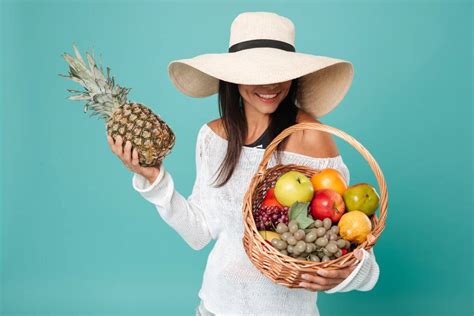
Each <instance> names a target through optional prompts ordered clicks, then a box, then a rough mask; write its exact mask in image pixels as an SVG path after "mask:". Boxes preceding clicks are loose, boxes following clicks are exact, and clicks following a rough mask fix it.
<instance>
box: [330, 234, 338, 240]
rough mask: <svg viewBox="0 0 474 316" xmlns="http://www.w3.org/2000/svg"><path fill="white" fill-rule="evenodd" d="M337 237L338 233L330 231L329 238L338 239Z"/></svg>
mask: <svg viewBox="0 0 474 316" xmlns="http://www.w3.org/2000/svg"><path fill="white" fill-rule="evenodd" d="M337 238H338V237H337V235H336V234H334V233H330V234H329V240H332V241H336V240H337Z"/></svg>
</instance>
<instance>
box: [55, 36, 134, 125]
mask: <svg viewBox="0 0 474 316" xmlns="http://www.w3.org/2000/svg"><path fill="white" fill-rule="evenodd" d="M73 49H74V53H75V55H76V58H74V57H72V56H71V55H69V54H67V53H64V54H63V55H62V57H63V58H64V60H65V61H66V62H67V63H68V64H69V74H68V75H62V74H60V76H61V77H65V78H68V79H70V80H72V81H74V82H77V83H78V84H80V85H81V86H82V87H83V88H84V89H85V91H79V90H73V89H67V91H68V92H71V93H76V94H74V95H71V96H69V97H68V99H69V100H75V101H87V103H86V105H85V106H84V113H86V112H87V111H88V109H89V108H90V109H91V110H92V113H91V115H90V116H91V117H92V116H95V115H99V116H100V117H101V118H102V119H104V120H107V119H108V118H110V116H111V115H112V113H113V112H114V111H115V109H116V108H118V107H119V106H121V105H123V104H125V103H126V102H127V94H128V93H129V91H130V90H131V89H129V88H124V87H121V86H119V85H117V84H115V79H114V77H110V68H109V67H107V78H106V77H105V76H104V72H103V68H102V66H100V68H99V67H98V66H97V64H96V62H95V60H94V58H93V57H92V56H91V55H90V54H89V53H87V52H86V58H87V64H86V63H85V61H84V59H82V56H81V54H80V53H79V50H78V49H77V47H76V45H75V44H73Z"/></svg>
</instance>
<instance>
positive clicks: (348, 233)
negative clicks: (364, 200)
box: [337, 211, 372, 244]
mask: <svg viewBox="0 0 474 316" xmlns="http://www.w3.org/2000/svg"><path fill="white" fill-rule="evenodd" d="M337 226H339V234H340V235H341V237H342V238H344V239H346V240H349V241H352V242H356V243H358V244H361V243H363V242H364V241H365V240H366V239H367V235H368V234H369V233H370V232H371V231H372V223H371V222H370V219H369V217H368V216H367V215H365V213H363V212H361V211H350V212H347V213H345V214H344V215H342V217H341V219H340V220H339V224H338V225H337Z"/></svg>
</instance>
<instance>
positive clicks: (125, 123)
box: [60, 45, 175, 167]
mask: <svg viewBox="0 0 474 316" xmlns="http://www.w3.org/2000/svg"><path fill="white" fill-rule="evenodd" d="M73 49H74V52H75V54H76V58H73V57H72V56H70V55H68V54H67V53H64V55H63V57H64V59H65V60H66V62H67V63H68V64H69V75H60V76H63V77H66V78H69V79H71V80H72V81H75V82H77V83H79V84H80V85H81V86H82V87H83V88H84V89H85V91H78V90H72V89H68V91H69V92H71V93H77V94H75V95H72V96H70V97H69V99H70V100H82V101H87V103H86V105H85V107H84V113H86V112H87V111H88V109H89V108H90V109H91V110H92V113H91V115H90V116H95V115H99V116H100V118H102V119H104V120H105V121H106V126H107V134H108V135H110V136H112V138H113V139H114V140H115V138H116V137H117V136H118V135H120V136H121V137H122V138H123V144H125V143H126V141H127V140H128V141H130V142H131V143H132V146H133V148H136V150H137V151H138V156H139V161H140V165H141V166H143V167H150V166H157V165H159V164H160V163H161V161H162V160H163V158H164V157H165V156H166V155H168V154H169V153H170V152H171V149H172V148H173V146H174V143H175V135H174V133H173V131H172V130H171V129H170V127H169V126H168V125H167V124H166V123H165V122H164V121H163V120H162V119H161V118H160V117H159V116H158V115H156V114H154V113H153V112H152V111H151V110H150V109H149V108H147V107H146V106H145V105H143V104H140V103H135V102H129V101H128V100H127V94H128V92H129V91H130V89H127V88H124V87H121V86H119V85H117V84H115V80H114V77H112V78H111V77H110V68H109V67H107V78H105V76H104V74H103V69H102V66H101V67H100V69H99V68H98V67H97V65H96V63H95V61H94V59H93V57H92V56H91V55H90V54H89V53H87V52H86V56H87V61H88V65H89V67H87V65H86V63H85V62H84V60H83V59H82V57H81V55H80V53H79V51H78V49H77V47H76V45H73Z"/></svg>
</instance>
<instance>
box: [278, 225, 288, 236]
mask: <svg viewBox="0 0 474 316" xmlns="http://www.w3.org/2000/svg"><path fill="white" fill-rule="evenodd" d="M275 231H276V232H277V233H279V234H283V233H286V232H287V231H288V226H286V224H285V223H279V224H278V225H277V227H276V229H275Z"/></svg>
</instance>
